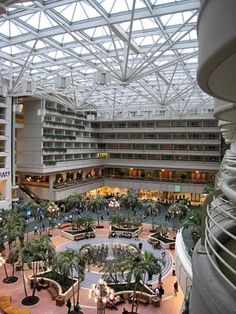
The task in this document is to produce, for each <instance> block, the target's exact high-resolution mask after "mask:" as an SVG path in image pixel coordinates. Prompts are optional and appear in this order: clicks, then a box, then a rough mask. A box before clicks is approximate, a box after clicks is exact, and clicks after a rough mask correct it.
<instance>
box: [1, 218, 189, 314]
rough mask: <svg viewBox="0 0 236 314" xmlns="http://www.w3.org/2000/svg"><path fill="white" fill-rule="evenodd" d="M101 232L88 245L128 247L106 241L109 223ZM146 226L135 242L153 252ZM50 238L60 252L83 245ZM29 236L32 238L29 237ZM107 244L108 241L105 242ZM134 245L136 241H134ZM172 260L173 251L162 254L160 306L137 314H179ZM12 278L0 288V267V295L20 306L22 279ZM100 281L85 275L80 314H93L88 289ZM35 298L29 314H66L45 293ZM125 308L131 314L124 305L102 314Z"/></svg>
mask: <svg viewBox="0 0 236 314" xmlns="http://www.w3.org/2000/svg"><path fill="white" fill-rule="evenodd" d="M103 225H104V229H97V230H96V238H95V239H90V240H89V242H90V243H92V241H93V243H94V244H95V243H103V241H105V242H106V243H108V242H109V243H110V242H112V243H114V242H116V243H118V242H122V243H130V242H131V240H130V239H128V240H126V239H122V238H121V239H120V238H118V239H108V228H109V223H108V222H104V223H103ZM150 227H151V226H150V225H149V224H143V232H142V234H141V235H140V240H139V242H142V243H143V249H144V250H146V249H148V250H149V249H150V250H153V249H152V247H151V245H149V244H148V243H147V242H146V239H147V236H148V235H149V229H150ZM51 233H52V234H53V237H52V242H53V244H54V245H55V246H56V247H57V250H63V249H65V248H66V247H77V246H78V247H79V246H80V245H81V244H82V243H84V241H87V240H83V241H78V242H72V241H70V240H68V239H65V238H63V237H61V235H60V234H61V231H60V230H58V229H54V230H52V232H51ZM30 236H33V235H32V233H31V234H30ZM109 240H110V241H109ZM135 242H136V241H135ZM157 252H158V251H155V254H160V253H157ZM174 258H175V255H174V251H168V252H167V254H166V261H167V262H166V266H165V270H164V272H163V274H164V276H163V278H162V281H163V287H164V289H165V294H164V297H163V299H162V302H161V306H160V307H159V308H155V307H153V306H152V305H146V306H145V305H142V304H140V306H139V310H138V312H139V314H154V313H155V314H179V312H180V310H181V307H182V303H183V297H184V296H183V293H182V292H181V291H180V290H179V293H178V295H177V297H175V296H174V293H173V283H174V281H175V280H176V277H173V276H172V275H171V263H172V259H174ZM7 269H8V270H9V274H10V273H11V266H10V265H7ZM16 275H17V276H18V278H19V280H18V281H17V282H16V283H13V284H8V285H7V284H3V283H2V279H3V278H4V277H5V274H4V271H3V267H2V269H0V282H1V284H0V295H4V294H6V295H12V299H13V300H12V302H13V303H14V304H16V305H19V306H21V300H22V299H23V298H24V290H23V283H22V276H21V272H20V271H18V272H16ZM99 277H100V274H96V275H95V274H94V273H92V272H91V273H89V275H87V278H86V280H85V281H84V282H83V285H82V288H81V290H80V305H81V307H82V310H83V313H84V314H95V313H96V304H95V302H94V301H93V300H92V299H89V297H88V294H89V289H88V288H89V287H90V286H91V284H92V283H95V282H96V281H97V279H98V278H99ZM151 283H152V286H153V288H155V287H156V286H157V278H156V277H154V278H153V280H152V282H151ZM28 292H29V293H30V292H31V291H30V289H28ZM37 295H38V296H39V297H40V301H39V303H38V304H36V305H34V306H31V307H30V311H31V314H66V313H67V308H66V306H65V305H64V306H62V307H58V306H56V304H55V301H52V300H51V297H50V295H49V293H48V292H47V291H45V290H41V291H40V292H37ZM124 307H125V308H126V309H127V310H131V304H129V303H128V302H126V304H121V305H120V306H119V310H118V311H115V310H109V309H106V314H111V313H119V314H120V313H121V312H122V309H123V308H124Z"/></svg>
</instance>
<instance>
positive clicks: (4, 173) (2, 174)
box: [0, 170, 11, 180]
mask: <svg viewBox="0 0 236 314" xmlns="http://www.w3.org/2000/svg"><path fill="white" fill-rule="evenodd" d="M10 175H11V172H10V171H9V170H5V171H0V180H5V179H7V178H9V177H10Z"/></svg>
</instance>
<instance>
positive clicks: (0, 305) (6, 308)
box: [0, 295, 30, 314]
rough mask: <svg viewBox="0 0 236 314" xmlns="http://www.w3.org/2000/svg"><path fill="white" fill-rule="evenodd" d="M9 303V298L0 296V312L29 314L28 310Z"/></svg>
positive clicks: (5, 313) (10, 299)
mask: <svg viewBox="0 0 236 314" xmlns="http://www.w3.org/2000/svg"><path fill="white" fill-rule="evenodd" d="M11 301H12V298H11V296H7V295H3V296H0V310H1V311H2V312H3V313H4V314H30V310H29V309H28V308H23V307H19V306H16V305H13V304H12V303H11Z"/></svg>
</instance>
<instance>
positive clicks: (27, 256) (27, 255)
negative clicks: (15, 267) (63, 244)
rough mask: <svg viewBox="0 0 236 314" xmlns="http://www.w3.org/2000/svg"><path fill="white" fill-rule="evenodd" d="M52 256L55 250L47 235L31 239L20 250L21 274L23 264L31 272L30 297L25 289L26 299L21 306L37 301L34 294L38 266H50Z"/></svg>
mask: <svg viewBox="0 0 236 314" xmlns="http://www.w3.org/2000/svg"><path fill="white" fill-rule="evenodd" d="M54 255H55V248H54V246H53V244H52V242H51V240H50V238H49V237H48V236H47V235H42V236H40V237H37V238H33V239H31V240H30V241H29V242H27V243H26V244H25V246H24V247H23V248H22V251H21V256H22V272H23V273H24V263H27V264H28V266H29V267H30V268H31V269H32V272H33V292H32V295H31V296H28V295H27V291H26V289H25V292H26V297H25V298H24V299H23V301H22V303H23V304H25V305H32V304H35V303H37V302H38V301H39V298H38V297H36V296H35V292H36V283H37V275H38V271H39V269H40V264H41V263H43V264H44V266H50V265H52V261H53V259H54ZM23 277H24V274H23ZM24 287H25V283H24Z"/></svg>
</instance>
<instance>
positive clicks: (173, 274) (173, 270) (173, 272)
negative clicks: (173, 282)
mask: <svg viewBox="0 0 236 314" xmlns="http://www.w3.org/2000/svg"><path fill="white" fill-rule="evenodd" d="M172 276H175V262H173V264H172Z"/></svg>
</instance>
